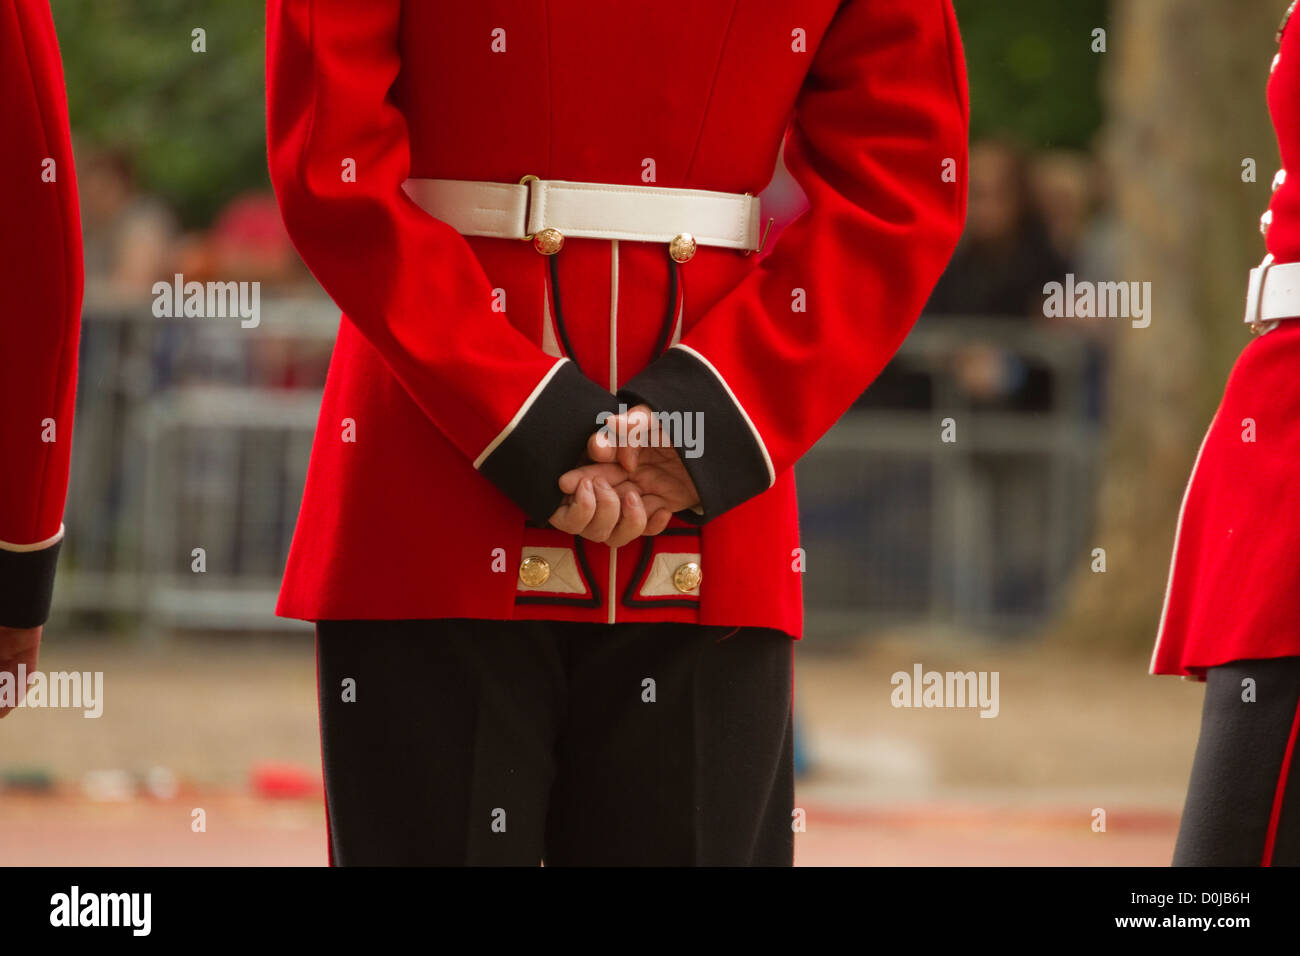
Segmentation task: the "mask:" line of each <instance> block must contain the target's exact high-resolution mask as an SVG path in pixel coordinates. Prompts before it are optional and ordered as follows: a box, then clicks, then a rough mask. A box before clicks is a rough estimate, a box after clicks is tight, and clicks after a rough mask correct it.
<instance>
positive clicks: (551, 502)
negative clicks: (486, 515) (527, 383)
mask: <svg viewBox="0 0 1300 956" xmlns="http://www.w3.org/2000/svg"><path fill="white" fill-rule="evenodd" d="M613 411H614V396H613V395H611V394H610V393H609V392H608V391H606V390H605V389H603V388H601V387H600V386H599V385H597V384H596V383H595V382H593V381H592V380H591V379H589V378H587V377H586V376H585V375H583V374H582V372H580V371H579V370H578V367H577V366H576V365H574V364H573V363H572V362H565V363H564V364H563V365H561V366H560V368H559V369H558V370H557V371H556V373H555V374H554V375H553V376H551V380H550V381H549V382H547V383H546V387H545V388H544V389H542V391H541V394H540V395H538V396H537V397H536V398H535V399H533V403H532V405H531V406H529V408H528V411H527V412H525V413H524V417H523V418H521V419H520V420H519V422H518V424H516V425H515V427H514V429H513V430H512V431H511V432H510V434H509V435H507V436H506V437H505V439H504V440H503V441H502V442H501V444H499V445H498V446H497V447H496V448H494V449H493V450H492V453H491V454H490V455H488V456H487V458H485V459H484V460H483V463H482V464H480V465H479V469H478V470H479V471H480V472H481V473H482V474H483V476H484V477H485V478H487V479H488V480H489V481H491V482H492V483H493V484H494V485H496V486H497V487H498V488H500V489H501V490H502V491H503V492H505V493H506V495H508V496H509V497H510V499H511V500H512V501H514V503H515V504H517V505H519V507H520V508H522V509H524V513H525V514H526V515H527V516H528V517H529V519H530V520H532V521H534V522H537V523H539V524H543V525H544V524H546V523H547V520H548V519H549V518H550V517H551V515H552V514H554V513H555V509H556V508H558V507H559V506H560V502H561V500H562V499H563V498H564V495H563V493H562V492H561V491H560V486H559V484H557V482H559V480H560V475H562V474H564V473H565V472H566V471H570V470H572V469H574V468H577V467H578V465H580V464H581V463H582V459H583V455H584V454H585V453H586V450H587V439H589V438H590V437H591V436H592V433H594V432H595V431H596V429H598V428H599V427H600V422H599V421H597V416H598V415H599V414H600V413H601V412H604V413H606V414H612V413H613Z"/></svg>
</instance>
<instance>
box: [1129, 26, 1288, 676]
mask: <svg viewBox="0 0 1300 956" xmlns="http://www.w3.org/2000/svg"><path fill="white" fill-rule="evenodd" d="M1268 103H1269V111H1270V113H1271V114H1272V118H1273V126H1274V128H1275V129H1276V131H1277V139H1278V145H1279V147H1280V150H1281V155H1282V164H1283V168H1284V169H1288V170H1291V171H1292V172H1293V175H1292V176H1291V177H1290V178H1289V179H1287V180H1286V181H1285V182H1284V183H1283V184H1282V185H1281V186H1280V187H1279V188H1278V189H1277V190H1276V191H1275V192H1274V193H1273V198H1272V202H1271V204H1270V206H1269V208H1270V209H1271V210H1272V212H1273V221H1272V224H1271V225H1270V226H1269V229H1268V234H1267V237H1266V243H1267V247H1268V251H1269V252H1270V253H1272V254H1273V256H1274V258H1275V261H1277V262H1296V261H1300V28H1298V27H1297V24H1296V22H1295V20H1294V18H1293V20H1292V22H1291V23H1289V24H1288V28H1287V30H1286V31H1285V33H1284V34H1283V36H1282V44H1281V49H1280V51H1279V55H1278V59H1277V61H1276V66H1275V67H1274V69H1273V72H1272V75H1271V76H1270V78H1269V82H1268ZM1243 278H1244V277H1243ZM1243 287H1244V284H1243ZM1226 320H1227V319H1225V321H1226ZM1297 369H1300V322H1296V321H1293V320H1287V321H1284V322H1282V323H1281V324H1280V325H1279V326H1278V327H1277V328H1276V329H1274V330H1273V331H1272V332H1269V333H1267V334H1266V335H1263V336H1260V337H1259V338H1256V339H1254V340H1252V341H1251V342H1250V344H1249V345H1247V346H1246V348H1245V349H1244V350H1243V351H1242V353H1241V356H1240V357H1239V358H1238V359H1237V363H1236V365H1235V366H1234V367H1233V370H1232V374H1231V376H1230V377H1229V379H1228V384H1227V386H1226V388H1225V390H1224V395H1223V400H1222V402H1221V404H1220V405H1219V409H1218V411H1217V412H1216V413H1215V415H1214V419H1213V421H1212V422H1211V424H1210V427H1209V431H1208V432H1207V434H1206V436H1205V439H1204V441H1203V443H1202V445H1201V450H1200V452H1199V454H1198V456H1197V460H1196V464H1195V465H1194V466H1193V470H1192V475H1191V478H1190V479H1189V482H1188V486H1187V491H1186V494H1185V496H1184V500H1183V504H1182V510H1181V512H1180V515H1179V521H1178V531H1177V534H1176V537H1175V541H1174V554H1173V560H1172V562H1171V566H1170V573H1169V586H1168V590H1167V593H1166V596H1165V607H1164V610H1163V612H1162V614H1161V620H1160V628H1159V634H1158V637H1157V639H1156V646H1155V650H1154V651H1153V653H1152V656H1151V672H1152V673H1154V674H1182V675H1184V676H1188V677H1203V676H1204V674H1205V671H1206V669H1207V668H1210V667H1214V666H1216V665H1219V664H1225V663H1227V662H1228V661H1234V660H1246V659H1253V658H1269V657H1289V656H1293V655H1300V619H1298V618H1297V615H1296V609H1295V595H1296V594H1297V592H1300V546H1298V545H1297V542H1296V539H1295V535H1294V533H1293V531H1292V529H1293V528H1294V527H1295V526H1296V524H1297V523H1300V511H1297V513H1296V515H1295V516H1294V517H1293V516H1292V514H1291V512H1292V511H1293V510H1295V509H1296V505H1295V504H1294V499H1293V498H1292V497H1291V496H1290V495H1289V494H1288V490H1289V489H1290V488H1291V486H1292V485H1293V483H1294V479H1295V475H1296V474H1297V469H1298V468H1300V388H1297V387H1296V381H1297V379H1296V371H1297ZM1248 419H1249V420H1250V421H1247V420H1248ZM1251 422H1253V423H1254V425H1253V429H1252V428H1251V424H1250V423H1251ZM1249 439H1253V440H1249Z"/></svg>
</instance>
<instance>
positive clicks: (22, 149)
mask: <svg viewBox="0 0 1300 956" xmlns="http://www.w3.org/2000/svg"><path fill="white" fill-rule="evenodd" d="M0 88H3V90H4V93H3V101H2V102H3V105H0V124H2V125H3V128H4V137H3V138H4V147H3V148H0V209H3V214H4V222H5V226H6V228H5V229H3V230H0V302H3V303H4V318H3V322H4V334H3V342H4V346H3V348H0V462H2V463H3V465H2V466H0V625H5V626H10V627H34V626H37V625H39V624H41V623H43V622H44V620H45V618H46V616H47V615H48V613H49V602H50V593H51V589H52V587H53V580H54V565H55V561H56V559H57V555H58V545H59V541H60V539H61V535H62V520H63V504H64V499H65V497H66V496H67V490H68V462H69V454H70V450H71V447H72V413H73V407H74V395H75V391H76V376H77V340H78V336H79V331H80V318H81V293H82V281H83V277H82V261H81V219H80V213H79V211H78V206H77V180H76V175H75V172H74V170H73V163H72V146H71V141H70V138H69V134H68V109H67V102H66V95H65V93H64V88H63V67H62V64H61V62H60V59H59V48H58V43H57V41H56V38H55V35H54V23H53V21H52V20H51V18H50V7H49V4H48V3H47V2H45V0H15V2H12V3H6V4H2V5H0Z"/></svg>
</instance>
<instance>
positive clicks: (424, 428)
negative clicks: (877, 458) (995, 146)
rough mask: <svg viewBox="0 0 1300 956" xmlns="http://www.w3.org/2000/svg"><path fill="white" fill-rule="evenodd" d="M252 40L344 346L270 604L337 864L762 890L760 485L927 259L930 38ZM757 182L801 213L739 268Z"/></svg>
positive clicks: (787, 782) (773, 621)
mask: <svg viewBox="0 0 1300 956" xmlns="http://www.w3.org/2000/svg"><path fill="white" fill-rule="evenodd" d="M267 17H268V24H267V42H268V67H267V98H268V99H267V102H268V111H267V112H268V129H269V152H270V166H271V178H272V181H273V183H274V186H275V190H276V194H277V196H278V199H279V202H280V207H281V210H282V213H283V216H284V220H285V223H286V224H287V226H288V229H289V232H290V234H291V236H292V237H293V240H294V242H295V244H296V245H297V247H298V250H299V252H300V253H301V255H302V257H303V259H304V260H305V261H306V263H307V265H308V266H309V267H310V268H311V269H312V271H313V272H314V273H315V275H316V277H317V278H318V279H319V281H320V283H321V285H322V286H324V288H325V290H326V291H327V292H328V293H329V294H330V296H331V297H332V298H333V299H334V301H335V302H336V303H337V304H338V305H339V306H340V308H341V309H342V311H343V313H344V318H343V319H342V322H341V325H340V329H339V333H338V341H337V345H336V348H335V352H334V357H333V364H332V366H331V369H330V374H329V380H328V383H327V385H326V389H325V396H324V402H323V405H322V409H321V416H320V421H319V424H318V427H317V433H316V440H315V445H314V448H313V451H312V461H311V467H310V471H309V473H308V478H307V486H306V491H305V494H304V499H303V503H302V510H301V514H300V516H299V520H298V526H297V530H296V533H295V537H294V543H293V547H292V550H291V553H290V556H289V560H288V567H287V569H286V572H285V579H284V585H283V588H282V590H281V596H280V605H279V613H280V614H282V615H286V616H290V617H297V618H303V619H306V620H311V621H315V622H317V635H318V641H317V649H318V663H319V681H320V695H321V723H322V735H323V744H324V746H323V750H324V762H325V772H326V789H327V809H328V812H329V818H330V829H331V852H332V859H333V860H334V861H335V862H337V863H344V864H349V863H399V862H419V863H429V862H439V863H493V862H501V863H525V864H534V865H535V864H536V863H537V862H538V861H539V860H541V859H545V861H546V862H547V863H548V864H551V865H555V864H564V863H703V864H743V863H768V864H781V863H784V864H788V863H790V862H791V857H792V846H793V834H792V830H793V829H794V824H796V823H797V814H794V816H795V819H794V820H793V821H792V814H793V806H792V799H793V797H792V795H793V782H792V773H791V736H790V728H791V725H790V708H791V679H792V674H791V666H792V664H791V659H792V648H793V643H792V642H793V639H797V638H798V637H799V635H800V632H801V627H802V602H801V592H800V574H801V573H802V571H803V568H804V556H803V554H802V552H801V550H800V548H799V537H798V527H797V518H796V502H795V485H794V476H793V471H792V466H793V465H794V464H795V462H796V461H797V460H798V459H799V457H800V456H801V455H802V454H803V453H804V452H805V451H807V450H808V448H809V447H810V446H811V445H812V444H813V443H814V442H815V441H816V440H817V438H818V437H819V436H820V435H821V434H822V433H823V432H825V431H826V429H828V428H829V427H830V426H831V425H832V424H833V423H834V422H835V420H836V419H837V418H838V417H839V416H840V415H841V414H843V412H844V411H845V410H846V409H847V408H848V407H849V405H850V404H851V403H852V402H853V400H854V399H855V398H856V397H857V396H858V395H859V394H860V393H861V392H862V390H863V389H864V388H865V387H866V386H867V384H868V383H870V382H871V380H872V379H873V378H874V377H875V375H876V374H877V373H878V372H879V371H880V369H881V368H882V367H883V366H884V365H885V363H886V362H887V361H888V360H889V358H890V357H891V356H892V355H893V353H894V351H895V350H896V349H897V347H898V345H899V344H900V343H901V342H902V340H903V338H904V337H905V336H906V335H907V333H908V330H909V329H910V327H911V325H912V323H913V322H914V321H915V319H916V317H917V315H918V314H919V312H920V311H921V308H922V306H923V304H924V303H925V301H926V299H927V296H928V294H929V292H930V290H931V288H932V286H933V285H934V283H935V281H936V280H937V278H938V276H939V274H940V272H941V271H942V269H943V267H944V265H945V264H946V263H947V261H948V259H949V256H950V254H951V252H952V250H953V247H954V245H955V243H956V240H957V237H958V234H959V232H960V230H961V226H962V222H963V218H964V213H965V193H966V175H965V174H966V142H967V123H968V108H967V94H966V79H965V66H964V62H963V59H962V52H961V45H960V39H959V36H958V33H957V24H956V20H955V17H954V15H953V11H952V9H951V6H950V3H949V0H809V2H805V3H791V2H788V0H698V2H693V3H687V4H679V5H677V6H675V7H671V8H665V7H664V6H663V5H662V4H658V3H651V2H648V0H624V2H619V3H603V2H595V0H549V2H543V0H523V2H521V0H510V2H506V0H481V2H474V3H434V2H413V0H407V2H401V0H369V2H366V3H355V2H350V0H271V2H270V3H269V5H268V14H267ZM783 143H784V145H785V159H786V162H787V164H788V166H789V168H790V170H791V172H792V173H793V175H794V176H795V178H796V179H797V180H798V181H799V183H800V185H801V186H802V187H803V189H804V191H805V193H806V194H807V198H808V200H809V203H810V208H809V209H808V210H807V212H806V213H805V214H804V215H802V216H801V217H800V218H799V219H798V220H797V221H795V222H794V223H793V224H792V225H791V226H789V227H788V228H787V229H786V230H784V232H783V233H782V234H781V235H780V237H779V239H777V240H775V241H773V242H769V243H768V244H767V245H768V248H765V249H764V248H763V246H764V223H765V218H764V216H763V213H762V209H761V206H760V201H759V200H758V199H757V198H756V197H757V194H758V193H759V192H760V191H761V190H762V189H763V188H764V186H765V185H766V184H767V183H768V181H769V180H770V178H771V176H772V173H773V170H774V166H775V164H776V160H777V155H778V151H779V149H780V147H781V146H782V144H783ZM760 252H763V253H765V254H764V255H761V256H760V255H758V254H756V253H760ZM811 560H813V561H814V562H815V560H816V556H815V555H814V556H812V558H811Z"/></svg>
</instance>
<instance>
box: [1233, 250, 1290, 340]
mask: <svg viewBox="0 0 1300 956" xmlns="http://www.w3.org/2000/svg"><path fill="white" fill-rule="evenodd" d="M1295 318H1300V262H1281V263H1274V262H1273V255H1272V253H1270V254H1269V255H1267V256H1265V257H1264V261H1263V262H1261V263H1260V264H1259V265H1258V266H1256V267H1255V268H1254V269H1251V270H1250V285H1249V286H1248V287H1247V290H1246V324H1247V325H1249V326H1250V327H1251V331H1253V332H1255V333H1256V334H1257V335H1263V334H1264V333H1265V332H1271V331H1272V330H1273V329H1275V328H1277V324H1278V322H1280V321H1281V320H1283V319H1295Z"/></svg>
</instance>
